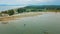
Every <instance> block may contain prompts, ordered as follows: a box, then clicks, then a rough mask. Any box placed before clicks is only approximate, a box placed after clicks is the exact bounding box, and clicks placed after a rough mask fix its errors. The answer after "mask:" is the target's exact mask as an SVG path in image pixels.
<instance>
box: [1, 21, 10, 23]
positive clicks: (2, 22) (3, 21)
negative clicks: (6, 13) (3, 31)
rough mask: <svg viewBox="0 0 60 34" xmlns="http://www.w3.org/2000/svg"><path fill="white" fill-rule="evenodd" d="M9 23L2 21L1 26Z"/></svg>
mask: <svg viewBox="0 0 60 34" xmlns="http://www.w3.org/2000/svg"><path fill="white" fill-rule="evenodd" d="M8 23H9V22H7V21H2V22H1V24H8Z"/></svg>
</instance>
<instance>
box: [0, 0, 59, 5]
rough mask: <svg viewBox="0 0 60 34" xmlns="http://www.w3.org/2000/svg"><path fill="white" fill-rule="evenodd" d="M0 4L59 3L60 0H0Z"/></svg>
mask: <svg viewBox="0 0 60 34" xmlns="http://www.w3.org/2000/svg"><path fill="white" fill-rule="evenodd" d="M0 5H21V6H23V5H60V0H0Z"/></svg>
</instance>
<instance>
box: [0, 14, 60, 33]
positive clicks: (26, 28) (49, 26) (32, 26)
mask: <svg viewBox="0 0 60 34" xmlns="http://www.w3.org/2000/svg"><path fill="white" fill-rule="evenodd" d="M44 32H47V33H48V34H60V14H59V13H57V14H56V13H48V14H43V15H38V16H34V17H25V18H20V19H18V20H14V21H10V22H9V23H8V24H1V23H0V34H47V33H44Z"/></svg>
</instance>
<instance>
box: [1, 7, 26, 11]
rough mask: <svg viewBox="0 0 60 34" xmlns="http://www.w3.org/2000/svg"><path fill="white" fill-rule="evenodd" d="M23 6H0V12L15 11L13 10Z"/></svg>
mask: <svg viewBox="0 0 60 34" xmlns="http://www.w3.org/2000/svg"><path fill="white" fill-rule="evenodd" d="M21 7H25V6H0V11H5V10H10V9H15V8H21Z"/></svg>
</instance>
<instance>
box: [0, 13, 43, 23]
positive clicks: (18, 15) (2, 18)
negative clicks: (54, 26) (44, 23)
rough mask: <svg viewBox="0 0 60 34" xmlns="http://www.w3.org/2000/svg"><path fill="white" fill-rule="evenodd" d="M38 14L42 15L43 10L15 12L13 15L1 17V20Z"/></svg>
mask: <svg viewBox="0 0 60 34" xmlns="http://www.w3.org/2000/svg"><path fill="white" fill-rule="evenodd" d="M36 15H42V13H41V12H28V13H21V14H15V15H12V16H5V17H1V18H0V21H3V22H4V21H10V20H15V19H18V18H23V17H30V16H36Z"/></svg>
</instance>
